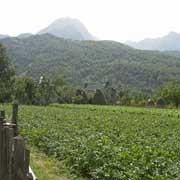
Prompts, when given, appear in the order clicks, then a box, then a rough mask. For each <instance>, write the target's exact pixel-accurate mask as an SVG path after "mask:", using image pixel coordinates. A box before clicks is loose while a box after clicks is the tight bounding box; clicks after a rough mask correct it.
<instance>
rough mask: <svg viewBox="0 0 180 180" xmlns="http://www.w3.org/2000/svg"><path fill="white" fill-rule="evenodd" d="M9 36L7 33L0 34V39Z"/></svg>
mask: <svg viewBox="0 0 180 180" xmlns="http://www.w3.org/2000/svg"><path fill="white" fill-rule="evenodd" d="M8 37H9V36H8V35H2V34H0V39H5V38H8Z"/></svg>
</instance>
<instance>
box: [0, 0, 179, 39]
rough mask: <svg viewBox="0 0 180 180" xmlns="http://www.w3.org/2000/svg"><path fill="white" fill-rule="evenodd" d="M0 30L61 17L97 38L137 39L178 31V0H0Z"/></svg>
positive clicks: (17, 30)
mask: <svg viewBox="0 0 180 180" xmlns="http://www.w3.org/2000/svg"><path fill="white" fill-rule="evenodd" d="M0 4H1V10H0V22H1V23H0V24H1V25H0V34H9V35H11V36H16V35H18V34H21V33H36V32H38V31H39V30H41V29H43V28H45V27H46V26H48V25H49V24H50V23H52V22H53V21H54V20H56V19H59V18H62V17H71V18H77V19H79V20H80V21H81V22H82V23H83V24H84V25H85V26H86V27H87V29H88V30H89V32H90V33H92V34H93V35H94V36H96V37H97V38H98V39H100V40H115V41H120V42H125V41H126V40H132V41H139V40H142V39H144V38H156V37H161V36H164V35H166V34H167V33H168V32H170V31H175V32H177V33H180V20H179V19H180V10H179V8H180V0H0Z"/></svg>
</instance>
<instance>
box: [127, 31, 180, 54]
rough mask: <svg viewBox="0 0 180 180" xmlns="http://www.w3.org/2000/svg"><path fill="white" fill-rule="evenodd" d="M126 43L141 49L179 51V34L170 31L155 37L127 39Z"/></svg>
mask: <svg viewBox="0 0 180 180" xmlns="http://www.w3.org/2000/svg"><path fill="white" fill-rule="evenodd" d="M126 44H127V45H129V46H132V47H134V48H137V49H143V50H159V51H180V34H178V33H176V32H170V33H169V34H167V35H166V36H164V37H161V38H157V39H144V40H142V41H139V42H132V41H127V42H126Z"/></svg>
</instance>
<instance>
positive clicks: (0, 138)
mask: <svg viewBox="0 0 180 180" xmlns="http://www.w3.org/2000/svg"><path fill="white" fill-rule="evenodd" d="M2 152H3V118H2V117H1V116H0V177H2V168H3V162H2V156H3V154H2Z"/></svg>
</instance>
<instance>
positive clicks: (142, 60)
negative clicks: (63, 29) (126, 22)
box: [1, 34, 180, 94]
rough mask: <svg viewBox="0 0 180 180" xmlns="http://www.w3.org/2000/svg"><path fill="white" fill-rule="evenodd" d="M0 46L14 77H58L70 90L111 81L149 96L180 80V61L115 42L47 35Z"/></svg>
mask: <svg viewBox="0 0 180 180" xmlns="http://www.w3.org/2000/svg"><path fill="white" fill-rule="evenodd" d="M1 42H2V43H3V44H4V45H5V46H6V48H7V50H8V54H9V55H10V57H11V59H12V61H13V63H14V65H16V67H17V73H18V74H25V75H27V76H32V77H33V78H35V79H39V77H40V76H42V75H45V76H46V77H48V78H50V79H53V78H54V77H56V76H58V75H59V74H61V75H62V76H65V80H66V81H67V82H68V83H70V84H71V85H72V86H74V85H75V86H77V85H78V86H79V85H80V86H81V87H82V86H83V85H84V84H85V83H97V84H100V85H101V84H103V83H105V82H107V81H112V84H113V85H114V86H115V87H120V86H123V87H128V88H129V89H132V90H134V89H135V90H138V91H139V90H140V91H143V92H146V93H149V94H151V93H152V92H153V91H154V90H155V89H156V88H158V87H160V86H161V85H162V84H164V83H166V82H168V81H169V80H171V79H172V78H177V79H178V78H180V74H179V67H180V60H179V57H175V56H172V55H168V54H164V53H160V52H157V51H141V50H136V49H133V48H130V47H128V46H126V45H123V44H121V43H118V42H113V41H71V40H64V39H61V38H56V37H54V36H51V35H47V34H45V35H36V36H31V37H29V38H25V39H19V38H7V39H3V40H1ZM118 89H119V88H118Z"/></svg>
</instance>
